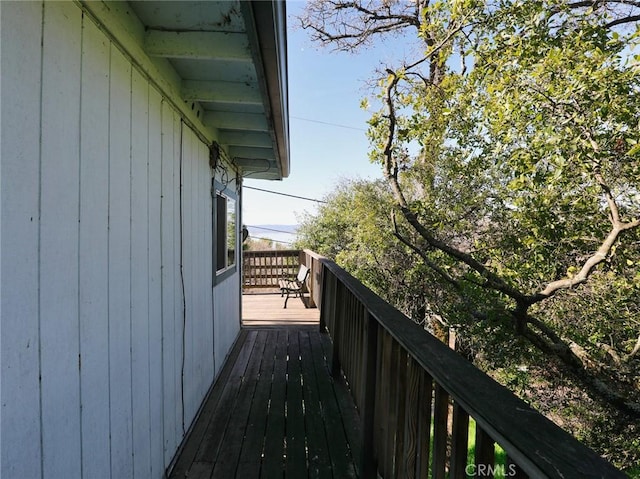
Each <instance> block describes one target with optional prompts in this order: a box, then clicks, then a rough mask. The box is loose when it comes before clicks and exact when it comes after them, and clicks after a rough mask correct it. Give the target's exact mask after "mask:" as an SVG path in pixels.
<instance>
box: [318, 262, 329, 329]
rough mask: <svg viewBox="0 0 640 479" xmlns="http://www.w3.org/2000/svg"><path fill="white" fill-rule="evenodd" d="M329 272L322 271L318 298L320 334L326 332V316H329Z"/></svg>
mask: <svg viewBox="0 0 640 479" xmlns="http://www.w3.org/2000/svg"><path fill="white" fill-rule="evenodd" d="M328 276H329V272H328V271H327V270H326V269H323V271H322V291H321V293H320V294H321V296H320V332H321V333H326V332H327V314H329V307H330V306H329V288H328V286H329V279H328Z"/></svg>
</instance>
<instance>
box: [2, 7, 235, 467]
mask: <svg viewBox="0 0 640 479" xmlns="http://www.w3.org/2000/svg"><path fill="white" fill-rule="evenodd" d="M0 9H1V10H0V19H1V31H2V41H1V45H2V51H1V61H2V64H1V68H2V80H1V91H2V96H1V98H2V100H1V101H2V119H1V120H2V121H1V128H2V130H1V165H0V168H1V230H0V231H1V232H2V237H1V243H0V245H1V246H0V254H1V260H2V262H1V268H0V285H1V288H2V300H1V303H0V308H1V309H0V311H1V367H2V383H1V387H2V389H1V393H0V394H1V399H2V400H1V408H2V409H1V418H0V421H1V426H2V434H1V441H2V442H1V457H0V460H1V469H0V476H1V477H2V478H3V479H13V478H20V479H30V478H41V477H42V478H55V479H57V478H61V477H68V478H71V477H86V478H98V477H99V478H103V477H113V478H127V477H136V478H145V477H149V478H161V477H163V474H164V472H165V469H166V468H167V467H168V466H169V465H170V462H171V460H172V458H173V457H174V454H175V452H176V450H177V448H178V447H179V445H180V442H181V440H182V438H183V437H184V434H185V433H186V432H187V430H188V428H189V426H190V424H191V422H192V420H193V419H194V418H195V416H196V414H197V412H198V408H199V407H200V404H201V403H202V400H203V398H204V397H205V395H206V393H207V391H208V389H209V387H210V385H211V383H212V381H213V379H214V378H215V376H216V375H217V373H218V371H219V369H220V368H221V366H222V363H223V361H224V358H225V357H226V355H227V353H228V351H229V349H230V347H231V345H232V343H233V341H234V340H235V337H236V336H237V333H238V330H239V324H240V321H239V314H240V313H239V308H240V306H239V304H240V301H239V295H240V281H239V279H238V278H239V275H238V274H237V273H236V274H234V275H231V276H229V277H227V278H226V279H225V280H224V281H222V282H220V283H219V284H218V285H216V286H215V288H214V286H213V285H214V275H215V273H214V272H213V268H212V266H211V265H212V261H213V255H212V243H213V235H212V201H213V200H212V197H211V175H212V170H211V169H210V167H209V150H208V147H207V146H206V145H205V144H204V143H203V142H202V141H201V140H200V139H199V137H198V135H196V133H195V132H194V131H193V130H192V129H191V128H189V127H188V126H187V124H186V123H184V122H183V121H182V120H181V117H180V115H179V113H178V112H177V111H176V109H175V108H174V107H173V106H172V104H171V103H170V102H169V101H166V98H165V97H163V94H162V93H161V92H160V91H158V90H157V89H156V87H155V86H154V85H153V84H152V83H150V81H149V80H148V79H147V78H146V77H145V76H144V75H142V74H141V73H140V72H139V71H138V70H137V69H136V67H135V66H133V65H132V63H131V62H130V61H129V60H128V58H127V57H126V56H125V55H124V54H123V53H122V52H121V50H120V49H119V48H118V45H116V44H115V43H114V42H113V41H111V40H110V39H109V38H108V37H107V36H106V35H105V33H104V32H103V31H102V30H101V29H100V28H98V26H97V25H96V24H94V23H93V21H92V20H91V19H89V18H88V17H87V16H84V15H83V13H82V10H81V8H80V7H79V6H78V5H77V4H75V3H72V2H60V3H58V2H15V3H14V2H0ZM181 186H182V188H181ZM238 207H239V205H238ZM238 223H239V222H238ZM236 234H238V233H237V232H236ZM238 264H239V260H238ZM181 265H182V267H181ZM238 271H239V266H238Z"/></svg>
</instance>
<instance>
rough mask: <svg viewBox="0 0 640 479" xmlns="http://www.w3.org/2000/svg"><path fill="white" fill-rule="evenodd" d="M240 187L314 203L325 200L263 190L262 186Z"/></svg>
mask: <svg viewBox="0 0 640 479" xmlns="http://www.w3.org/2000/svg"><path fill="white" fill-rule="evenodd" d="M242 187H243V188H247V189H249V190H256V191H264V192H265V193H272V194H274V195H281V196H289V197H290V198H298V199H299V200H307V201H315V202H316V203H326V201H324V200H316V199H314V198H306V197H304V196H297V195H290V194H288V193H280V192H279V191H271V190H264V189H262V188H256V187H255V186H247V185H243V186H242Z"/></svg>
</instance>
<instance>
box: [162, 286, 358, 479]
mask: <svg viewBox="0 0 640 479" xmlns="http://www.w3.org/2000/svg"><path fill="white" fill-rule="evenodd" d="M244 299H245V301H246V300H247V296H245V298H244ZM276 299H277V301H276ZM283 301H284V300H282V299H281V298H280V296H279V295H275V296H267V295H255V296H250V297H248V301H246V302H243V308H244V311H245V315H244V316H245V319H246V320H247V321H246V323H248V324H252V325H255V324H259V325H268V326H269V327H267V328H264V327H255V326H246V324H245V327H244V328H243V329H242V330H241V332H240V335H239V337H238V340H237V342H236V344H235V346H234V348H233V350H232V352H231V353H230V356H229V358H228V359H227V362H226V364H225V366H224V368H223V370H222V371H221V373H220V376H219V377H218V379H217V380H216V383H215V385H214V387H213V389H212V390H211V393H210V395H209V397H208V398H207V400H206V402H205V404H204V406H203V410H202V413H201V415H200V417H199V419H198V421H197V422H196V424H195V425H194V427H193V430H192V431H191V434H190V436H189V437H188V439H187V441H186V442H185V443H184V448H183V450H182V452H181V454H180V456H179V457H178V459H177V461H176V465H175V467H174V469H173V471H172V474H171V476H170V477H171V478H184V477H189V479H194V478H198V479H200V478H234V477H237V478H258V477H262V478H276V477H278V478H281V477H288V478H303V477H318V478H331V477H335V478H348V477H357V472H356V471H357V467H356V465H355V464H354V458H358V457H359V445H358V441H359V419H358V414H357V412H356V409H355V406H354V404H353V401H352V399H351V397H350V395H349V391H348V389H347V387H346V385H345V384H344V383H340V382H337V381H335V380H334V379H333V378H332V376H331V374H330V369H329V366H328V364H327V357H330V351H331V345H330V340H329V338H328V336H327V335H325V334H321V333H320V332H319V330H318V325H317V322H318V310H317V309H306V308H305V307H304V305H303V303H302V302H301V301H300V300H296V301H290V302H289V304H290V306H289V307H288V308H287V309H286V310H283V309H282V303H283ZM294 304H295V306H294ZM249 305H250V306H249ZM276 305H277V307H276ZM314 318H315V319H314ZM310 322H315V323H316V324H315V325H313V326H309V325H308V324H309V323H310ZM301 323H302V324H303V325H300V324H301Z"/></svg>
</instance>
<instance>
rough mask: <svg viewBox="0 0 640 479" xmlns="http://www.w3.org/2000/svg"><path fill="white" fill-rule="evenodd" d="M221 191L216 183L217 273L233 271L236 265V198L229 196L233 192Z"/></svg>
mask: <svg viewBox="0 0 640 479" xmlns="http://www.w3.org/2000/svg"><path fill="white" fill-rule="evenodd" d="M223 191H224V190H222V191H220V189H218V185H217V184H216V196H215V211H214V213H215V221H214V225H215V239H216V241H215V248H216V251H215V259H216V265H215V268H216V274H217V275H220V274H221V273H224V272H226V271H230V272H233V271H235V268H234V266H235V265H236V243H237V240H236V236H237V232H236V200H235V199H234V198H232V196H231V195H232V194H233V193H231V192H226V191H224V192H223ZM225 277H226V276H225ZM219 279H223V278H219Z"/></svg>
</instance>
